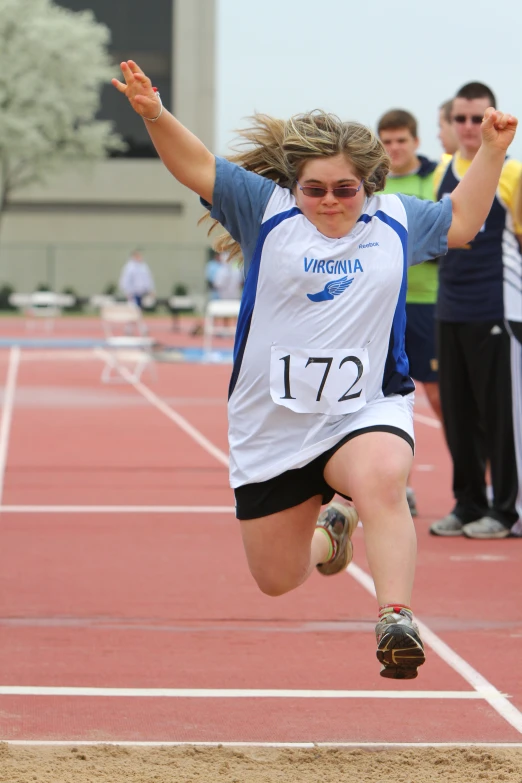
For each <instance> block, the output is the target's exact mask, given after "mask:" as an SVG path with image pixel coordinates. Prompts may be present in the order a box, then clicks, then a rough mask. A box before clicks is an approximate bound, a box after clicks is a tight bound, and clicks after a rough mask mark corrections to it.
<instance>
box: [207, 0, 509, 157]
mask: <svg viewBox="0 0 522 783" xmlns="http://www.w3.org/2000/svg"><path fill="white" fill-rule="evenodd" d="M217 20H218V34H217V81H216V84H217V125H216V132H217V133H216V143H217V148H216V151H217V152H218V153H222V154H223V153H225V152H226V151H227V148H228V146H229V144H230V142H231V141H232V140H233V138H234V129H235V128H238V127H240V126H241V125H242V124H245V123H244V118H245V117H247V116H248V115H250V114H252V113H253V112H254V111H259V112H264V113H267V114H272V115H274V116H277V117H283V118H284V117H288V116H290V115H291V114H295V113H298V112H302V111H308V110H310V109H314V108H321V109H325V110H327V111H332V112H335V113H336V114H338V115H339V116H340V117H342V118H343V119H347V120H357V121H359V122H363V123H365V124H367V125H370V126H371V127H375V124H376V122H377V120H378V118H379V116H380V115H381V114H382V113H383V112H385V111H387V110H388V109H391V108H404V109H407V110H408V111H411V112H412V113H413V114H415V116H416V117H417V119H418V121H419V135H420V138H421V141H422V145H421V149H420V151H421V152H424V153H425V154H427V155H428V156H431V157H438V156H439V154H440V152H441V149H440V145H439V142H438V140H437V127H436V124H437V107H438V106H439V104H441V103H442V102H443V101H445V100H446V99H448V98H451V97H452V95H454V93H455V92H456V90H457V89H458V88H459V87H461V86H462V85H463V84H465V83H466V82H469V81H481V82H485V83H486V84H487V85H488V86H489V87H491V89H492V90H493V92H495V94H496V96H497V105H498V107H499V108H501V109H502V110H504V111H509V112H511V113H512V114H515V115H516V116H518V117H519V119H520V122H521V125H520V128H519V130H518V136H517V138H516V139H515V142H514V143H513V145H512V146H511V148H510V154H511V155H512V156H513V157H516V158H518V159H521V160H522V46H521V42H522V3H521V2H520V0H494V2H491V0H395V2H385V1H384V0H374V1H373V2H371V0H357V2H355V0H296V1H295V2H294V1H293V0H217Z"/></svg>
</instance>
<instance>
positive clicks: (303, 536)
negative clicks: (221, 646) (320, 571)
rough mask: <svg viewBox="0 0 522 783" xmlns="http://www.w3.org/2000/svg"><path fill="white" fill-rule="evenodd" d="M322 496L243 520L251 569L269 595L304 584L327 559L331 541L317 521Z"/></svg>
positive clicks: (242, 533)
mask: <svg viewBox="0 0 522 783" xmlns="http://www.w3.org/2000/svg"><path fill="white" fill-rule="evenodd" d="M321 502H322V498H321V497H320V496H319V495H316V496H315V497H313V498H310V499H309V500H306V501H305V502H304V503H301V504H300V505H298V506H294V507H293V508H288V509H286V510H285V511H280V512H278V513H277V514H270V516H267V517H261V518H259V519H248V520H241V535H242V536H243V545H244V547H245V553H246V556H247V561H248V565H249V568H250V572H251V574H252V576H253V577H254V579H255V580H256V582H257V584H258V586H259V588H260V590H261V591H262V592H263V593H266V594H267V595H272V596H276V595H283V593H287V592H289V591H290V590H293V589H294V588H296V587H299V585H301V584H303V582H305V581H306V580H307V579H308V577H309V576H310V574H311V573H312V571H313V570H314V568H315V566H316V565H317V564H318V563H324V562H325V560H326V559H327V558H328V552H329V542H328V538H327V536H325V535H324V533H323V532H322V531H321V530H316V522H317V517H318V515H319V512H320V510H321Z"/></svg>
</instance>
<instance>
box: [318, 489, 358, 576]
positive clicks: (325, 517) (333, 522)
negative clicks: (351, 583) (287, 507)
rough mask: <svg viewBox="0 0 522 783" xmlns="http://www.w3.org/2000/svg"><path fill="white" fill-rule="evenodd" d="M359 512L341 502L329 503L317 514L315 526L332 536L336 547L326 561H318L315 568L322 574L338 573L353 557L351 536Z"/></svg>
mask: <svg viewBox="0 0 522 783" xmlns="http://www.w3.org/2000/svg"><path fill="white" fill-rule="evenodd" d="M358 521H359V514H358V513H357V511H356V510H355V508H354V507H353V506H345V505H343V504H342V503H330V505H329V506H327V507H326V508H325V510H324V511H322V512H321V513H320V514H319V518H318V520H317V527H324V528H325V529H326V530H327V531H328V532H329V534H330V535H331V537H332V540H333V541H334V545H335V547H336V549H335V552H334V555H333V557H332V559H331V560H329V561H328V562H327V563H319V564H318V565H317V570H318V571H319V573H320V574H323V575H324V576H331V575H332V574H338V573H339V571H344V570H345V569H346V568H347V567H348V564H349V563H351V561H352V558H353V546H352V542H351V537H352V535H353V532H354V530H355V528H356V527H357V523H358Z"/></svg>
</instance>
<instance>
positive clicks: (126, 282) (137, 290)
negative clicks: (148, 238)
mask: <svg viewBox="0 0 522 783" xmlns="http://www.w3.org/2000/svg"><path fill="white" fill-rule="evenodd" d="M118 285H119V288H120V290H121V291H123V293H124V294H125V296H126V297H127V299H128V300H129V301H130V302H135V303H136V304H137V305H138V307H141V302H142V299H143V297H144V296H147V295H148V296H152V295H154V280H153V278H152V273H151V271H150V269H149V265H148V264H147V262H146V261H145V260H144V258H143V253H142V251H141V250H138V249H136V250H133V251H132V253H131V254H130V258H129V260H128V261H127V262H126V263H125V265H124V267H123V269H122V271H121V275H120V282H119V284H118Z"/></svg>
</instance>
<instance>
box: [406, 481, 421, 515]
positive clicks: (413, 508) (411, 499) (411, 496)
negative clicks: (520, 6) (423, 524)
mask: <svg viewBox="0 0 522 783" xmlns="http://www.w3.org/2000/svg"><path fill="white" fill-rule="evenodd" d="M406 500H407V501H408V508H409V509H410V514H411V515H412V517H416V516H418V513H419V512H418V511H417V498H416V497H415V492H414V491H413V489H412V488H411V487H406Z"/></svg>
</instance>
